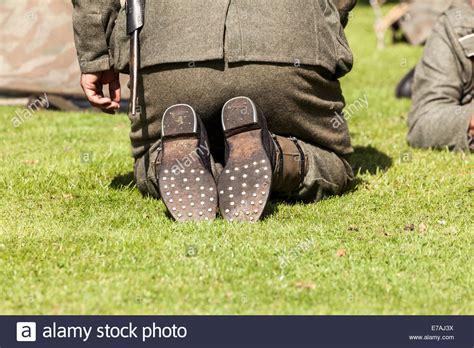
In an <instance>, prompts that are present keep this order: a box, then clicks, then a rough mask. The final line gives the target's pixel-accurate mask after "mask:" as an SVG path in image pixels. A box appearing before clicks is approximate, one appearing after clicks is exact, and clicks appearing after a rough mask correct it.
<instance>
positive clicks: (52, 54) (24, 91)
mask: <svg viewBox="0 0 474 348" xmlns="http://www.w3.org/2000/svg"><path fill="white" fill-rule="evenodd" d="M0 23H2V26H0V37H1V43H0V95H8V96H10V97H17V96H33V95H42V94H43V93H47V94H48V95H50V96H55V97H63V98H66V99H68V100H74V101H75V102H76V101H78V100H80V99H82V98H83V94H82V90H81V88H80V86H79V76H80V71H79V65H78V62H77V57H76V51H75V47H74V39H73V31H72V2H71V1H70V0H1V1H0ZM122 78H123V88H122V89H123V94H125V95H124V98H123V99H124V100H125V99H127V98H128V95H127V94H128V89H127V88H126V82H127V78H128V77H125V76H123V77H122ZM82 104H83V105H85V103H82Z"/></svg>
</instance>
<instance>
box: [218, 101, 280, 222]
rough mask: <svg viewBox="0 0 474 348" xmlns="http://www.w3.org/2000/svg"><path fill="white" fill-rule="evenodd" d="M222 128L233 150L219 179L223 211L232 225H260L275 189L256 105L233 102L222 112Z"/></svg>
mask: <svg viewBox="0 0 474 348" xmlns="http://www.w3.org/2000/svg"><path fill="white" fill-rule="evenodd" d="M222 127H223V129H224V132H225V134H227V135H226V140H227V144H228V147H229V156H228V159H227V163H226V166H225V168H224V170H223V172H222V174H221V175H220V177H219V180H218V184H217V189H218V192H219V208H220V212H221V215H222V216H223V217H224V218H225V219H226V220H228V221H230V222H256V221H258V220H259V219H260V218H261V217H262V215H263V213H264V211H265V208H266V206H267V203H268V200H269V198H270V191H271V190H270V188H271V186H272V167H271V162H270V158H269V157H268V155H267V152H266V151H265V148H264V144H263V141H262V132H263V131H267V130H266V129H265V130H264V129H262V128H261V126H260V125H259V123H258V114H257V109H256V107H255V105H254V103H253V102H252V101H251V100H250V99H248V98H245V97H239V98H234V99H231V100H229V101H228V102H227V103H226V104H225V105H224V107H223V110H222Z"/></svg>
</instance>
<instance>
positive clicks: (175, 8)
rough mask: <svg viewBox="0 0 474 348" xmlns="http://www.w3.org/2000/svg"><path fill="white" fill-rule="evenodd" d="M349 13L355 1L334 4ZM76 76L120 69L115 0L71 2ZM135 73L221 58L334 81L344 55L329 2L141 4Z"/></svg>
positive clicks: (122, 34) (122, 42)
mask: <svg viewBox="0 0 474 348" xmlns="http://www.w3.org/2000/svg"><path fill="white" fill-rule="evenodd" d="M336 3H337V4H338V3H342V5H341V6H344V7H345V8H346V9H349V10H350V9H351V8H352V7H353V5H354V4H355V0H336ZM73 5H74V13H73V26H74V33H75V41H76V48H77V52H78V58H79V62H80V66H81V70H82V72H83V73H89V72H98V71H104V70H108V69H109V68H110V67H112V66H115V68H116V69H117V70H120V71H126V70H127V64H128V60H129V39H128V37H127V35H126V10H125V7H124V6H123V4H121V1H120V0H73ZM140 42H141V68H146V67H150V66H153V65H158V64H165V63H183V62H199V61H209V60H220V59H226V60H227V61H228V62H230V63H233V62H269V63H289V64H296V65H298V64H301V65H314V66H320V67H323V68H324V69H326V70H327V71H328V72H329V73H331V74H333V76H334V77H335V78H339V77H341V76H343V75H345V74H346V73H347V72H349V71H350V69H351V68H352V59H353V58H352V53H351V50H350V49H349V45H348V43H347V40H346V37H345V34H344V30H343V26H342V24H341V17H340V15H339V12H338V10H337V8H336V6H335V4H334V2H333V0H192V1H191V0H148V1H146V9H145V25H144V28H143V29H142V31H141V33H140Z"/></svg>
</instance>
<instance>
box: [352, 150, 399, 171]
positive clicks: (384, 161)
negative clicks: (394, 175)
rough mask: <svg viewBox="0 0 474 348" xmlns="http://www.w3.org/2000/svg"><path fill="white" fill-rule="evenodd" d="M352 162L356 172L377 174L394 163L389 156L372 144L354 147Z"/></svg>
mask: <svg viewBox="0 0 474 348" xmlns="http://www.w3.org/2000/svg"><path fill="white" fill-rule="evenodd" d="M351 162H352V168H353V169H354V173H355V174H375V173H377V171H386V170H387V169H388V168H390V167H391V166H392V164H393V161H392V159H391V158H390V157H389V156H387V155H386V154H385V153H383V152H381V151H379V150H377V149H376V148H375V147H372V146H356V147H354V153H353V154H352V157H351Z"/></svg>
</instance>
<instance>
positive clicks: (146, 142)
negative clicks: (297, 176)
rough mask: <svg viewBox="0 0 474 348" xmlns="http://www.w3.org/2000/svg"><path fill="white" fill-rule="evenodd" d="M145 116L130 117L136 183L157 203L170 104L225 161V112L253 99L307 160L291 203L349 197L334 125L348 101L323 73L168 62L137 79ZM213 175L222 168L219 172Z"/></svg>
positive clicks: (344, 150)
mask: <svg viewBox="0 0 474 348" xmlns="http://www.w3.org/2000/svg"><path fill="white" fill-rule="evenodd" d="M139 85H140V93H139V103H140V105H141V106H140V108H139V109H140V111H141V112H140V113H139V114H137V115H136V116H135V117H131V124H132V132H131V140H132V145H133V154H134V157H135V159H136V167H135V174H136V182H137V185H138V187H139V189H140V190H141V192H143V193H146V194H150V195H151V196H153V197H158V191H157V183H156V173H155V169H154V163H155V161H156V156H157V149H158V148H159V143H160V135H161V119H162V114H163V112H164V111H165V110H166V108H168V107H169V106H171V105H173V104H179V103H186V104H189V105H191V106H193V107H194V108H195V110H196V112H197V113H198V114H199V115H200V117H201V119H202V120H203V122H204V124H205V126H206V129H207V131H208V135H209V139H210V143H211V151H212V155H213V157H214V159H215V161H216V162H218V163H223V161H224V137H223V133H222V126H221V119H220V115H221V109H222V106H223V105H224V103H225V102H226V101H227V100H229V99H231V98H233V97H236V96H239V95H243V96H248V97H250V98H252V99H253V100H254V101H255V102H256V104H257V105H258V106H259V108H260V109H261V110H263V111H264V114H265V116H266V119H267V122H268V127H269V130H270V131H271V132H272V133H274V134H278V135H282V136H293V137H296V138H298V139H299V142H300V145H301V147H302V148H303V150H304V151H305V153H306V154H307V155H308V158H309V163H308V165H309V172H308V175H307V176H306V178H305V181H304V185H303V187H302V188H301V190H299V191H298V192H296V193H295V194H294V195H293V196H292V198H296V199H302V200H305V201H312V200H319V199H322V198H324V197H327V196H329V195H334V194H340V193H342V192H344V190H345V189H346V188H347V186H348V185H349V183H350V182H351V180H352V178H353V174H352V170H351V168H350V166H349V164H348V162H347V161H346V159H345V158H346V156H347V155H349V154H350V153H351V152H352V147H351V144H350V138H349V131H348V128H347V124H345V123H341V124H339V123H335V122H333V121H334V120H335V119H337V120H340V119H341V118H340V117H338V116H337V114H338V113H341V111H342V109H343V106H344V99H343V97H342V92H341V89H340V86H339V82H338V81H337V80H335V79H334V78H333V77H332V75H331V74H329V73H328V72H327V71H326V70H324V69H322V68H318V67H312V66H293V65H288V64H280V65H275V64H266V63H260V64H252V63H234V64H232V63H228V64H227V63H225V62H224V61H215V62H204V63H196V64H191V65H188V64H166V65H160V66H155V67H150V68H146V69H144V70H143V71H142V74H141V78H140V83H139ZM214 171H215V172H217V171H218V169H215V170H214Z"/></svg>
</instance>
